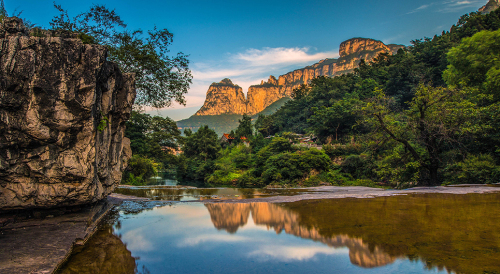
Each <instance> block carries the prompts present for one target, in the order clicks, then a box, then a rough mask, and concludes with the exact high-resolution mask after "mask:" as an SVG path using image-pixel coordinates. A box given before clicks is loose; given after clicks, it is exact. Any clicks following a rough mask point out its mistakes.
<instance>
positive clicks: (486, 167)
mask: <svg viewBox="0 0 500 274" xmlns="http://www.w3.org/2000/svg"><path fill="white" fill-rule="evenodd" d="M444 177H445V184H494V183H500V166H497V165H495V161H494V160H493V157H492V156H491V155H487V154H480V155H477V156H476V155H471V156H469V157H467V158H466V159H465V160H464V161H463V162H458V163H456V164H453V165H451V166H449V167H447V168H446V169H445V172H444Z"/></svg>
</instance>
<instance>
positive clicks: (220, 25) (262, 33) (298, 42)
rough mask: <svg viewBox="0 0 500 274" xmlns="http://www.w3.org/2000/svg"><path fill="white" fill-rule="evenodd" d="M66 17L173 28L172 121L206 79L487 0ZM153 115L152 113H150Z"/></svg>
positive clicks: (153, 8) (254, 79)
mask: <svg viewBox="0 0 500 274" xmlns="http://www.w3.org/2000/svg"><path fill="white" fill-rule="evenodd" d="M4 2H5V7H6V9H7V11H8V12H10V13H12V12H13V11H14V10H17V11H23V13H22V17H24V18H27V19H30V20H31V21H32V22H33V23H36V24H38V25H40V26H44V27H48V26H49V24H48V23H49V22H50V19H51V18H52V17H53V16H54V15H56V14H57V11H56V10H55V9H54V8H53V4H52V2H53V1H52V0H4ZM56 2H57V3H58V4H61V5H62V6H63V7H64V8H65V9H67V10H68V12H69V14H70V15H76V14H78V13H79V12H82V11H85V10H87V9H88V8H89V7H90V6H91V5H92V4H93V3H95V4H105V5H106V6H107V7H108V8H112V9H115V10H116V12H117V13H118V14H119V15H120V16H121V17H122V19H123V20H124V21H125V22H126V23H127V24H128V26H129V28H132V29H138V28H140V29H143V30H147V29H151V28H152V27H153V26H155V25H156V26H158V27H160V28H167V29H168V30H169V31H170V32H172V33H174V43H173V45H172V47H171V53H172V54H175V53H177V52H179V51H182V52H184V53H185V54H189V55H190V57H189V59H190V61H191V64H190V67H191V70H192V71H193V76H194V79H193V85H192V86H191V89H190V91H189V93H188V94H187V96H186V99H187V106H186V107H183V106H178V105H174V106H173V107H171V108H169V109H167V110H164V111H161V112H160V113H161V114H162V115H168V116H170V117H171V118H173V119H174V120H178V119H181V118H187V117H189V116H190V115H191V114H193V113H194V112H196V111H197V110H198V108H199V107H200V106H201V105H203V102H204V99H205V94H206V91H207V89H208V87H209V85H210V84H211V83H212V82H218V81H220V80H221V79H223V78H226V77H228V78H231V79H232V80H233V82H234V83H236V84H238V85H240V86H242V87H243V90H244V92H245V93H246V91H247V88H248V86H250V85H252V84H258V83H260V80H265V79H267V78H268V77H269V75H271V74H272V75H275V76H279V75H281V74H284V73H286V72H288V71H291V70H294V69H297V68H301V67H304V66H305V65H309V64H313V63H315V62H317V61H319V60H321V59H324V58H328V57H330V58H332V57H336V56H337V55H338V47H339V45H340V43H341V42H342V41H345V40H347V39H349V38H352V37H366V38H373V39H377V40H381V41H383V42H384V43H386V44H387V43H396V44H404V45H409V44H410V41H411V40H414V39H418V38H423V37H426V36H427V37H431V36H433V35H435V34H440V33H441V32H442V31H443V30H449V28H450V27H451V25H453V24H455V23H456V22H457V20H458V18H459V17H460V16H461V15H463V14H465V13H468V12H471V11H476V10H477V9H478V8H479V7H481V6H483V5H484V4H486V2H487V0H441V1H433V0H422V1H420V0H415V1H401V0H400V1H395V0H379V1H373V0H351V1H337V0H330V1H304V0H302V1H295V0H287V1H282V0H267V1H261V0H254V1H234V0H233V1H200V0H197V1H194V0H193V1H190V0H184V1H161V0H151V1H148V0H142V1H131V0H108V1H102V0H80V1H74V0H71V1H69V0H59V1H56ZM155 113H157V112H153V114H155Z"/></svg>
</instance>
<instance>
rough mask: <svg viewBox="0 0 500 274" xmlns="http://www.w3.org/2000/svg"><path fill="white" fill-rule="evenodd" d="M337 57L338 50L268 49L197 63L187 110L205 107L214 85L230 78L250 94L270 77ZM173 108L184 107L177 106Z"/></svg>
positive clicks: (229, 54) (193, 66)
mask: <svg viewBox="0 0 500 274" xmlns="http://www.w3.org/2000/svg"><path fill="white" fill-rule="evenodd" d="M337 57H338V50H332V51H326V52H317V51H314V49H311V48H308V47H302V48H300V47H294V48H285V47H277V48H270V47H265V48H262V49H254V48H250V49H246V50H243V51H241V52H236V53H228V54H227V55H226V57H225V58H224V59H223V60H217V61H213V62H203V63H202V62H198V63H194V64H193V65H192V74H193V84H192V85H191V88H190V90H189V93H188V95H187V96H186V99H187V107H195V106H201V105H202V104H203V102H204V100H205V96H206V92H207V90H208V87H209V86H210V84H211V83H212V82H219V81H220V80H222V79H224V78H230V79H231V80H232V81H233V83H234V84H237V85H239V86H241V87H242V88H243V92H246V91H247V90H248V87H249V86H251V85H256V84H259V83H260V81H261V80H267V78H268V77H269V75H274V76H276V77H277V76H279V75H281V74H285V73H287V72H289V71H291V70H293V69H298V68H301V67H303V66H306V65H311V64H313V63H315V62H318V61H320V60H322V59H325V58H337ZM173 108H174V109H175V108H181V106H176V105H174V106H173Z"/></svg>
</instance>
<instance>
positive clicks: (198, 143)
mask: <svg viewBox="0 0 500 274" xmlns="http://www.w3.org/2000/svg"><path fill="white" fill-rule="evenodd" d="M219 149H220V143H219V139H218V138H217V134H216V133H215V131H213V130H212V129H210V128H209V127H208V126H206V125H205V126H202V127H200V129H198V131H196V132H195V133H193V134H191V135H189V136H186V139H185V141H184V146H183V152H184V155H185V156H186V157H188V158H196V159H201V160H204V161H207V160H214V159H215V158H217V152H218V151H219Z"/></svg>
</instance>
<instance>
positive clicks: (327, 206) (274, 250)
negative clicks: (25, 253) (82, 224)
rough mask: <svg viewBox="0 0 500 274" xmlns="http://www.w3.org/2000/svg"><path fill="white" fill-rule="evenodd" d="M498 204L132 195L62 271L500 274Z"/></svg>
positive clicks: (488, 199) (492, 197) (416, 198)
mask: <svg viewBox="0 0 500 274" xmlns="http://www.w3.org/2000/svg"><path fill="white" fill-rule="evenodd" d="M499 201H500V194H498V193H495V194H468V195H451V194H418V195H402V196H392V197H380V198H374V199H332V200H306V201H301V202H295V203H284V204H270V203H212V204H202V203H174V204H171V205H166V206H158V205H159V204H155V202H150V204H148V203H144V202H142V203H143V205H144V206H143V208H142V209H140V210H129V208H137V207H136V206H133V205H132V204H133V202H127V203H125V204H124V205H123V206H122V207H121V208H119V209H117V211H116V212H115V213H114V214H113V215H112V216H111V219H110V221H109V224H107V225H104V226H103V227H102V228H101V230H100V231H99V232H98V233H97V234H96V235H95V236H94V237H93V238H92V239H91V240H90V241H89V242H88V243H87V245H86V246H84V247H83V248H80V249H77V250H76V251H75V253H74V254H73V255H72V257H71V258H70V260H69V261H68V263H67V264H66V265H65V266H64V268H63V269H62V270H61V273H133V272H134V271H136V272H139V273H449V272H451V273H500V261H499V260H498V258H499V257H500V202H499Z"/></svg>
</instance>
